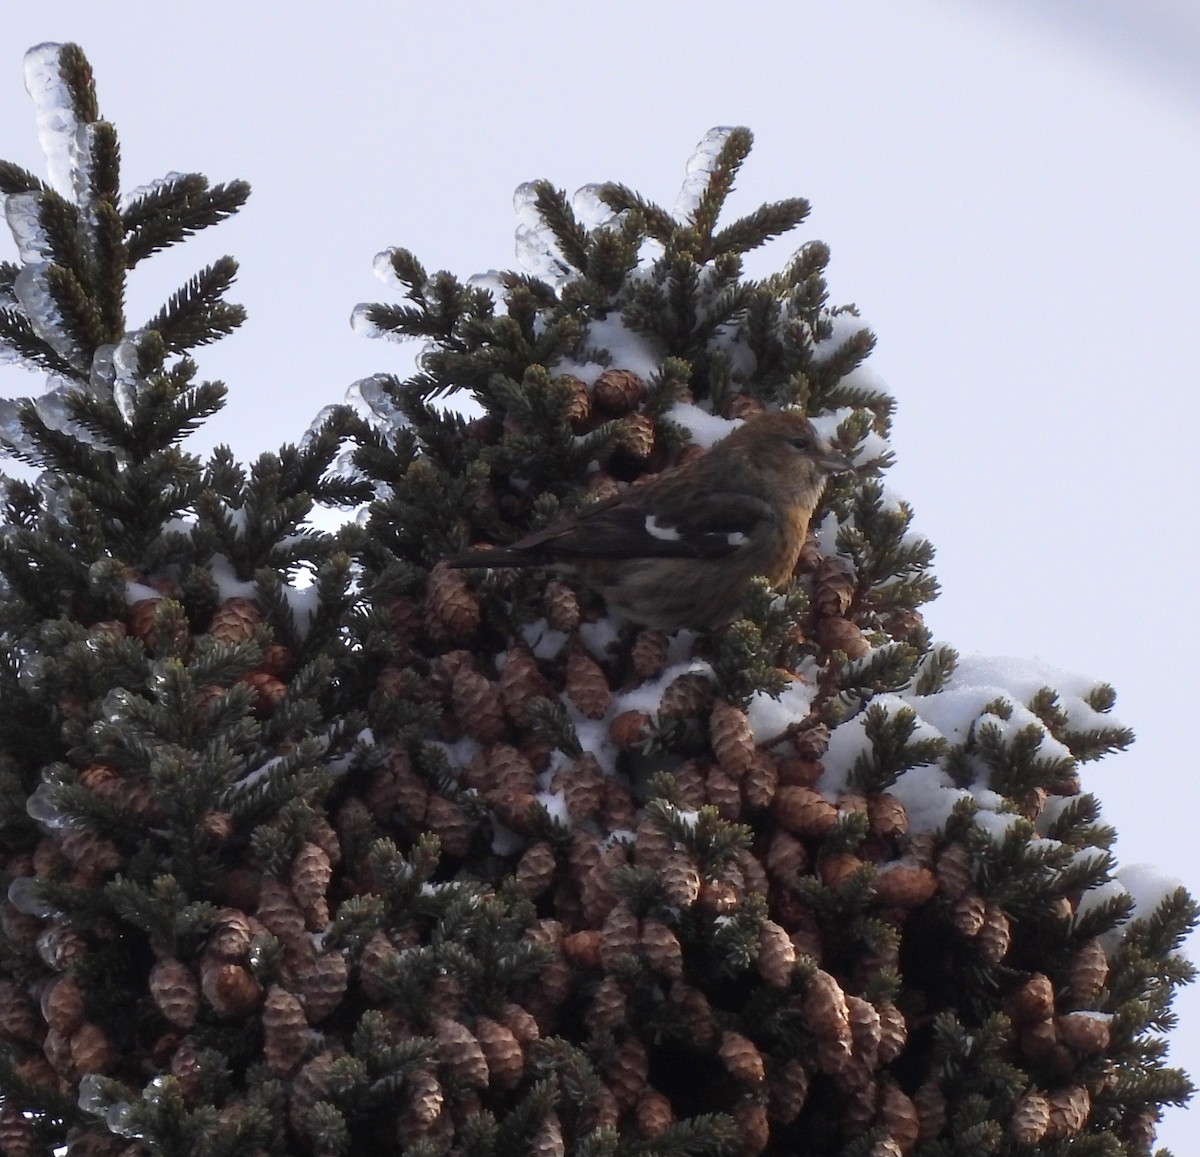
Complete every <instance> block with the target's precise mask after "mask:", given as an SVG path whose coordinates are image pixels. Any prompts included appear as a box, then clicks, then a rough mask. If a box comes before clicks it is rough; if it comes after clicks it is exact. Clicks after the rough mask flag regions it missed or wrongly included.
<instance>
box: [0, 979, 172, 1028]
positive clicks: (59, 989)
mask: <svg viewBox="0 0 1200 1157" xmlns="http://www.w3.org/2000/svg"><path fill="white" fill-rule="evenodd" d="M0 988H2V989H3V990H4V996H3V997H0V1009H4V1010H5V1011H4V1012H0V1031H3V1032H4V1033H5V1034H6V1035H8V1036H12V1037H13V1038H14V1039H16V1040H30V1039H32V1038H29V1037H25V1036H22V1035H19V1034H17V1033H14V1032H13V1031H11V1029H10V1028H9V1026H8V1024H7V1011H6V1010H7V1005H8V999H9V997H8V987H7V982H5V983H4V984H3V985H0ZM151 988H152V989H153V972H151ZM18 992H19V990H18ZM21 995H24V994H21ZM85 1011H86V1010H85V1006H84V998H83V989H82V988H80V986H79V981H78V980H76V979H75V977H73V976H60V977H59V978H58V979H57V980H53V981H51V982H50V984H48V985H47V986H46V987H45V988H44V989H43V990H42V1017H43V1018H44V1019H45V1021H46V1024H47V1025H49V1026H50V1028H52V1029H55V1030H56V1031H58V1032H61V1033H73V1032H74V1031H75V1030H76V1029H77V1028H78V1027H79V1026H80V1025H81V1024H83V1020H84V1013H85ZM32 1012H33V1008H32V1005H31V1006H30V1014H31V1018H32Z"/></svg>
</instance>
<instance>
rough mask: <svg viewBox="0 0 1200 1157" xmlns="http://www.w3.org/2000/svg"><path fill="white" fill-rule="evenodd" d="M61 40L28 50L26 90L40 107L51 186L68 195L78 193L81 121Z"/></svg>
mask: <svg viewBox="0 0 1200 1157" xmlns="http://www.w3.org/2000/svg"><path fill="white" fill-rule="evenodd" d="M62 47H63V46H62V45H61V44H39V45H37V46H36V47H34V48H31V49H30V50H29V51H28V52H27V53H25V91H26V92H28V93H29V95H30V96H31V97H32V98H33V103H34V107H35V108H36V110H37V128H38V140H39V141H40V143H41V146H42V152H43V153H45V154H46V169H47V175H48V176H49V178H50V184H51V186H52V187H53V188H54V189H55V190H56V191H57V192H59V193H61V194H62V195H63V196H64V197H67V198H70V199H73V198H74V195H75V181H74V168H75V156H74V154H75V130H76V128H78V124H79V122H78V121H77V120H76V119H75V109H74V106H73V105H72V103H71V92H70V90H69V89H68V88H67V85H66V82H65V81H64V80H63V78H62V72H61V54H62Z"/></svg>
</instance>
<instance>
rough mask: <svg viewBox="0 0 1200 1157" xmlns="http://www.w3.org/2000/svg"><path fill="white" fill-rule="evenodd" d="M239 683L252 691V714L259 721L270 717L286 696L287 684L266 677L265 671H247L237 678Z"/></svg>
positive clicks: (268, 676)
mask: <svg viewBox="0 0 1200 1157" xmlns="http://www.w3.org/2000/svg"><path fill="white" fill-rule="evenodd" d="M238 682H239V683H245V684H247V685H248V686H249V687H250V688H252V689H253V691H254V703H253V706H254V713H255V715H257V716H258V717H259V718H260V719H261V718H264V717H266V716H268V715H272V714H274V712H275V709H276V708H277V707H278V706H279V705H280V703H282V702H283V700H284V697H285V696H286V695H287V684H285V683H282V682H281V681H280V680H278V679H276V678H275V676H274V675H268V674H267V673H266V671H247V672H246V674H245V675H241V676H239V677H238Z"/></svg>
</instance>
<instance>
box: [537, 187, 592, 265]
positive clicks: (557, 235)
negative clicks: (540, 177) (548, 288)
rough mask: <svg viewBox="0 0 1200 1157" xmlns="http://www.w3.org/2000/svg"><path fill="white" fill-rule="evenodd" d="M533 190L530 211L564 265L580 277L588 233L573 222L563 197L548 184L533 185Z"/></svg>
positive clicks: (569, 205) (585, 260)
mask: <svg viewBox="0 0 1200 1157" xmlns="http://www.w3.org/2000/svg"><path fill="white" fill-rule="evenodd" d="M533 188H534V191H535V198H534V202H533V203H534V207H535V208H536V209H537V211H538V214H539V215H540V216H541V218H542V220H543V221H544V222H545V223H546V225H547V226H549V229H550V232H551V233H553V234H554V239H555V241H557V242H558V248H559V252H560V253H561V254H562V256H563V258H564V259H565V260H566V261H567V262H568V264H570V265H572V266H573V267H574V268H575V269H577V270H579V271H580V272H581V273H582V272H583V271H584V270H585V269H587V264H588V233H587V230H586V229H585V228H584V227H583V226H582V225H580V224H579V222H578V221H577V220H576V219H575V214H574V212H573V211H572V209H571V203H570V202H569V201H568V200H567V195H566V193H564V192H563V190H562V189H556V188H555V187H554V186H553V185H552V184H551V183H550V182H549V181H534V182H533Z"/></svg>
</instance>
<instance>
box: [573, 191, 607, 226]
mask: <svg viewBox="0 0 1200 1157" xmlns="http://www.w3.org/2000/svg"><path fill="white" fill-rule="evenodd" d="M603 187H604V186H603V185H584V186H583V187H582V188H580V189H576V190H575V195H574V196H573V197H572V198H571V212H572V213H574V214H575V220H576V221H578V222H579V224H580V225H582V226H583V227H584V228H585V229H602V228H604V227H605V226H606V225H611V224H612V223H613V222H614V221H615V220H616V218H617V216H618V215H617V214H616V213H614V212H613V209H612V206H611V205H607V204H605V202H604V201H602V200H601V199H600V190H601V189H602V188H603Z"/></svg>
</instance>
